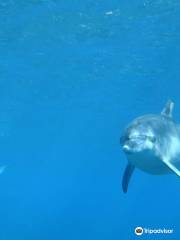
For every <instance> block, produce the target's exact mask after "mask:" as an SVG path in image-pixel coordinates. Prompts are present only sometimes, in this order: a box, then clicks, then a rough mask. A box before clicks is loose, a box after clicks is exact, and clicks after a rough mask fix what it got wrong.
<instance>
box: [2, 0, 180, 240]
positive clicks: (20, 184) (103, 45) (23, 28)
mask: <svg viewBox="0 0 180 240" xmlns="http://www.w3.org/2000/svg"><path fill="white" fill-rule="evenodd" d="M179 12H180V3H179V1H177V0H171V1H169V0H162V1H161V0H158V1H150V0H143V1H140V0H137V1H135V0H134V1H130V2H129V1H125V0H123V1H120V0H119V1H118V0H111V1H98V0H97V1H94V0H79V1H78V0H76V1H75V0H74V1H73V0H71V1H70V0H66V1H65V0H62V1H58V0H52V1H50V0H47V1H46V0H39V1H38V0H29V1H28V0H27V1H24V0H21V1H20V0H0V159H1V161H0V163H1V165H4V164H5V165H8V167H7V169H6V171H5V172H4V173H3V174H2V175H1V176H0V189H1V190H0V239H1V240H12V239H13V240H41V239H42V240H50V239H53V240H59V239H61V240H71V239H72V240H74V239H78V240H92V239H93V240H96V239H98V240H101V239H102V240H109V239H114V240H119V239H123V240H130V239H135V235H134V228H135V227H136V226H139V225H140V226H143V227H149V228H150V227H156V228H158V227H161V228H163V227H167V228H174V231H175V234H174V235H173V236H170V237H169V238H168V237H166V236H153V239H155V238H156V239H180V229H179V226H180V225H179V217H180V210H179V206H180V204H179V202H180V179H178V178H177V177H176V176H175V175H172V176H170V175H168V176H160V177H159V176H157V177H155V176H151V175H147V174H145V173H143V172H140V171H138V170H137V171H136V172H135V174H134V176H133V179H132V181H131V183H130V188H129V192H128V194H127V195H124V194H123V193H122V189H121V178H122V174H123V171H124V168H125V165H126V159H125V156H124V155H123V153H122V151H121V149H120V145H119V137H120V134H121V132H122V130H123V128H124V127H125V126H126V124H127V123H129V121H130V120H132V119H133V118H135V117H137V116H139V115H143V114H145V113H159V112H160V111H161V109H162V108H163V106H164V104H165V102H166V101H167V99H168V98H171V99H173V100H174V102H175V113H174V115H175V119H176V120H177V121H178V120H179V121H180V87H179V85H180V84H179V80H180V70H179V69H180V68H179V66H180V44H179V42H180V15H179ZM141 239H142V238H141ZM144 239H152V236H151V238H148V236H145V237H144Z"/></svg>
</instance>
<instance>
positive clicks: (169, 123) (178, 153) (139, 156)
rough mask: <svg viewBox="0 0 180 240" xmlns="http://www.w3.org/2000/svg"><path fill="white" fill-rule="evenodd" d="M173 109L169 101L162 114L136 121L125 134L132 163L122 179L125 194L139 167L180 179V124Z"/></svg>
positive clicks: (128, 165) (125, 142)
mask: <svg viewBox="0 0 180 240" xmlns="http://www.w3.org/2000/svg"><path fill="white" fill-rule="evenodd" d="M173 107H174V103H173V102H172V101H171V100H169V101H168V102H167V104H166V106H165V107H164V109H163V110H162V112H161V114H159V115H145V116H142V117H139V118H136V119H135V120H134V121H133V122H132V123H130V124H129V126H127V128H126V129H125V131H124V133H123V134H122V136H121V138H120V143H121V146H122V149H123V151H124V153H125V154H126V157H127V160H128V164H127V167H126V169H125V172H124V175H123V180H122V188H123V191H124V192H125V193H126V192H127V189H128V184H129V181H130V178H131V176H132V174H133V172H134V169H135V168H139V169H141V170H142V171H144V172H147V173H150V174H154V175H159V174H168V173H175V174H176V175H177V176H180V125H178V124H176V123H175V122H174V121H173V119H172V113H173Z"/></svg>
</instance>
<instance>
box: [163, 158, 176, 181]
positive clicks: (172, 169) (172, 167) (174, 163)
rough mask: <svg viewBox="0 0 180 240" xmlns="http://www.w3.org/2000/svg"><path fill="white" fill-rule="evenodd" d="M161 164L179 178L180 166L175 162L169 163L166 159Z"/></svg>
mask: <svg viewBox="0 0 180 240" xmlns="http://www.w3.org/2000/svg"><path fill="white" fill-rule="evenodd" d="M163 162H164V163H165V164H166V166H167V167H168V168H169V169H170V170H171V171H173V172H174V173H175V174H176V175H177V176H178V177H180V166H179V165H178V164H177V163H176V162H170V161H169V160H168V159H163Z"/></svg>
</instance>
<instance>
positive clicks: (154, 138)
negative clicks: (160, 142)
mask: <svg viewBox="0 0 180 240" xmlns="http://www.w3.org/2000/svg"><path fill="white" fill-rule="evenodd" d="M148 138H149V140H150V141H151V142H153V143H154V142H156V137H155V136H148Z"/></svg>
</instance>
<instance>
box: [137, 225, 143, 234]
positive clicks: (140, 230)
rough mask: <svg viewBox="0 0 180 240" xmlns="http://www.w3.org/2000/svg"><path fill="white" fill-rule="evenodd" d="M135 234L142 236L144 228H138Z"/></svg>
mask: <svg viewBox="0 0 180 240" xmlns="http://www.w3.org/2000/svg"><path fill="white" fill-rule="evenodd" d="M135 234H136V235H138V236H140V235H142V234H143V228H142V227H136V228H135Z"/></svg>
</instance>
